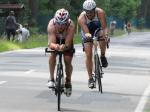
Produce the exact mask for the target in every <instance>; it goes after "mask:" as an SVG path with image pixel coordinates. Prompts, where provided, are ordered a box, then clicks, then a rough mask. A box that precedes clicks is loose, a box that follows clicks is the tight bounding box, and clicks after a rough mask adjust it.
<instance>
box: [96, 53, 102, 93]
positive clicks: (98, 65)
mask: <svg viewBox="0 0 150 112" xmlns="http://www.w3.org/2000/svg"><path fill="white" fill-rule="evenodd" d="M101 67H102V66H101V63H100V59H99V56H98V54H97V55H95V70H96V71H95V72H96V74H95V75H96V79H97V80H98V89H99V92H101V93H102V92H103V91H102V81H101V78H102V68H101Z"/></svg>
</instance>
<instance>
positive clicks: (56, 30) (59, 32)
mask: <svg viewBox="0 0 150 112" xmlns="http://www.w3.org/2000/svg"><path fill="white" fill-rule="evenodd" d="M47 30H48V47H49V48H50V49H52V50H60V51H63V50H64V49H65V48H70V49H72V48H73V37H74V33H75V25H74V23H73V21H72V20H71V19H70V16H69V12H68V11H67V10H65V9H59V10H57V11H56V13H55V16H54V18H52V19H51V20H50V21H49V24H48V28H47ZM60 39H62V40H63V44H61V45H59V42H60ZM63 56H64V63H65V72H66V80H65V87H66V89H67V90H68V92H72V84H71V74H72V70H73V67H72V58H73V53H72V52H71V51H67V52H65V53H64V55H63ZM55 64H56V54H55V53H51V55H50V57H49V70H50V80H49V82H48V84H47V86H48V87H49V88H53V87H54V86H55V85H54V84H55V83H54V82H55V80H54V69H55Z"/></svg>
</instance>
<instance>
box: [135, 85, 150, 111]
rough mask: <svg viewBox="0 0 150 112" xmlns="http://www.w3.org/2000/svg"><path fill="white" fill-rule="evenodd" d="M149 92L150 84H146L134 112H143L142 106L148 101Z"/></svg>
mask: <svg viewBox="0 0 150 112" xmlns="http://www.w3.org/2000/svg"><path fill="white" fill-rule="evenodd" d="M149 94H150V84H149V85H148V87H147V88H146V89H145V91H144V93H143V95H142V97H141V99H140V102H139V103H138V105H137V107H136V109H135V111H134V112H143V111H144V107H145V105H146V103H147V101H148V98H149Z"/></svg>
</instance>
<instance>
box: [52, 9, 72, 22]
mask: <svg viewBox="0 0 150 112" xmlns="http://www.w3.org/2000/svg"><path fill="white" fill-rule="evenodd" d="M69 17H70V16H69V12H68V11H67V10H65V9H59V10H57V11H56V13H55V16H54V19H55V22H56V23H58V24H65V23H67V22H68V19H69Z"/></svg>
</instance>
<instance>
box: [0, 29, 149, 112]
mask: <svg viewBox="0 0 150 112" xmlns="http://www.w3.org/2000/svg"><path fill="white" fill-rule="evenodd" d="M75 48H76V53H75V55H74V58H73V66H74V70H73V74H72V84H73V93H72V96H71V97H69V98H68V97H66V96H65V95H62V105H61V110H62V112H144V110H145V109H146V108H147V104H148V100H149V94H150V33H146V32H145V33H131V35H129V36H128V35H124V36H121V37H117V38H112V39H111V43H110V48H109V49H108V51H107V58H108V62H109V66H108V68H105V69H104V73H105V74H104V77H103V79H102V83H103V94H100V93H99V92H98V89H93V90H91V89H89V88H88V86H87V80H88V77H87V72H86V68H85V62H84V61H85V55H84V53H83V52H82V47H81V45H76V46H75ZM48 78H49V71H48V55H46V56H45V54H44V48H35V49H30V50H17V51H11V52H4V53H0V112H57V99H56V96H55V95H54V93H53V92H52V91H51V90H49V89H48V88H47V87H46V83H47V80H48Z"/></svg>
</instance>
